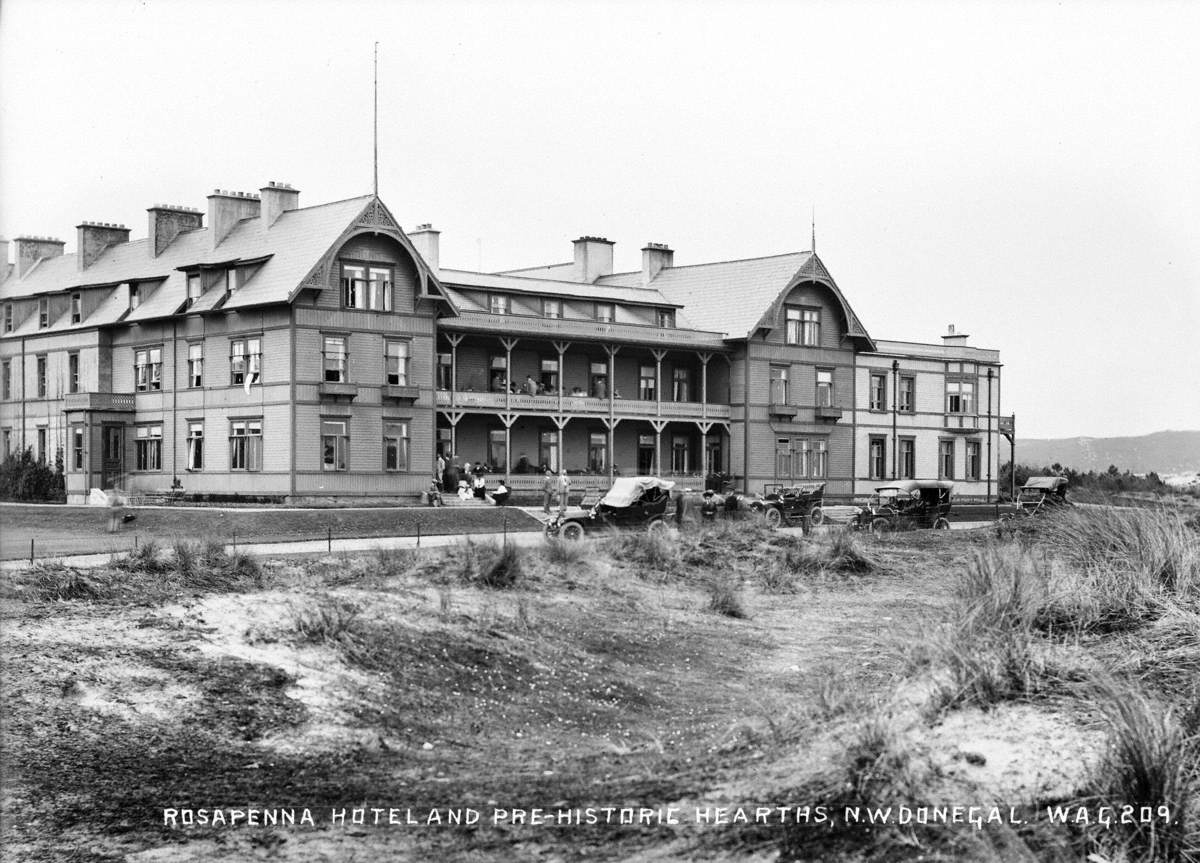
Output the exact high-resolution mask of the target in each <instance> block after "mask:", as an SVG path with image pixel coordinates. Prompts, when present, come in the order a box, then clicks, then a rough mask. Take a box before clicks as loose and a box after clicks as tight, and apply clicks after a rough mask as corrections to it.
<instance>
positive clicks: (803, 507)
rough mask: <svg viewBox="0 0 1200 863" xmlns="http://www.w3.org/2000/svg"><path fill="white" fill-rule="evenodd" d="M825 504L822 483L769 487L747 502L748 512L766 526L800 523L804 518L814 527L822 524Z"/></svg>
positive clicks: (823, 485) (823, 484)
mask: <svg viewBox="0 0 1200 863" xmlns="http://www.w3.org/2000/svg"><path fill="white" fill-rule="evenodd" d="M824 501H825V483H823V482H819V483H813V484H810V485H769V486H767V487H766V488H764V489H763V495H762V497H758V498H755V499H754V500H752V501H750V504H749V506H750V510H751V511H752V512H755V513H758V514H759V515H761V516H762V519H763V521H764V522H766V524H767V526H768V527H779V526H780V525H782V524H803V523H804V519H805V518H807V519H808V520H809V523H810V524H812V525H813V526H814V527H815V526H817V525H819V524H821V523H822V522H824V521H825V513H824V511H823V510H822V509H821V505H822V504H823V503H824Z"/></svg>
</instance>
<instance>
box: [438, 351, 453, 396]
mask: <svg viewBox="0 0 1200 863" xmlns="http://www.w3.org/2000/svg"><path fill="white" fill-rule="evenodd" d="M437 388H438V389H439V390H451V389H454V359H453V357H451V356H450V354H438V355H437Z"/></svg>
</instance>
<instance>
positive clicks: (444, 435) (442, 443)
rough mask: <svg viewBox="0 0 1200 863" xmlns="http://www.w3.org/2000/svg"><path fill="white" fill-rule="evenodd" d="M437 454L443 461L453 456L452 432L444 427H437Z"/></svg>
mask: <svg viewBox="0 0 1200 863" xmlns="http://www.w3.org/2000/svg"><path fill="white" fill-rule="evenodd" d="M437 454H438V455H440V456H441V457H442V458H445V459H449V458H450V456H452V455H453V454H454V432H453V431H451V430H450V429H448V428H445V427H444V426H438V430H437Z"/></svg>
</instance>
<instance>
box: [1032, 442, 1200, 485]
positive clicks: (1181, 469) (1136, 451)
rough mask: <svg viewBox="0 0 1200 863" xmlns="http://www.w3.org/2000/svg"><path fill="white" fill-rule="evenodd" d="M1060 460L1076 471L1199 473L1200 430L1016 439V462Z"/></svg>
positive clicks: (1038, 464)
mask: <svg viewBox="0 0 1200 863" xmlns="http://www.w3.org/2000/svg"><path fill="white" fill-rule="evenodd" d="M1055 462H1058V463H1059V464H1061V465H1062V466H1063V467H1069V468H1073V469H1074V470H1077V471H1089V470H1094V471H1097V472H1098V471H1103V470H1108V466H1109V465H1110V464H1115V465H1116V466H1117V467H1118V468H1120V469H1121V470H1123V471H1125V470H1127V471H1130V472H1131V473H1149V472H1150V471H1154V472H1155V473H1157V474H1159V475H1163V474H1180V473H1196V472H1200V431H1162V432H1154V433H1153V434H1148V435H1142V436H1141V437H1069V438H1040V439H1039V438H1026V439H1025V440H1022V439H1021V438H1020V437H1018V438H1017V464H1024V465H1029V466H1033V467H1044V466H1046V465H1051V464H1054V463H1055Z"/></svg>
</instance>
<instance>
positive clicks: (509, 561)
mask: <svg viewBox="0 0 1200 863" xmlns="http://www.w3.org/2000/svg"><path fill="white" fill-rule="evenodd" d="M525 567H526V561H525V551H524V549H522V548H521V547H520V546H517V545H511V544H507V543H506V544H505V545H503V546H501V547H500V549H499V551H497V552H496V553H495V554H492V555H490V556H489V557H488V558H487V559H486V560H484V562H483V564H482V565H481V566H480V569H479V576H478V582H479V584H480V585H482V586H483V587H490V588H492V589H494V590H508V589H509V588H512V587H515V586H516V585H517V582H518V581H520V580H521V578H522V576H523V575H524V574H525Z"/></svg>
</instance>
